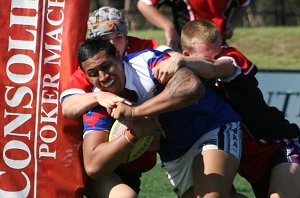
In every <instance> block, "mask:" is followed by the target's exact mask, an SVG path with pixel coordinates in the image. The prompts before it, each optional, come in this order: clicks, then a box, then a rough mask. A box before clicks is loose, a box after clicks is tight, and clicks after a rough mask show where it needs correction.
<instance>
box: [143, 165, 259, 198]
mask: <svg viewBox="0 0 300 198" xmlns="http://www.w3.org/2000/svg"><path fill="white" fill-rule="evenodd" d="M234 186H235V187H236V189H237V191H238V192H239V193H241V194H243V195H245V196H247V197H248V198H255V196H254V194H253V192H252V189H251V186H250V184H249V183H248V182H247V181H246V180H245V179H244V178H242V177H241V176H239V175H238V176H237V177H236V178H235V181H234ZM139 197H140V198H156V197H159V198H176V194H175V193H174V192H173V189H172V186H171V184H170V183H169V181H168V178H167V176H166V174H165V172H164V170H163V169H162V168H161V167H160V163H159V162H158V163H157V164H156V166H155V167H154V168H153V169H151V170H150V171H148V172H146V173H144V175H143V176H142V185H141V192H140V194H139Z"/></svg>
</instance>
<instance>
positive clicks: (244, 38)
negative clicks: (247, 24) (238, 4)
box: [129, 27, 300, 70]
mask: <svg viewBox="0 0 300 198" xmlns="http://www.w3.org/2000/svg"><path fill="white" fill-rule="evenodd" d="M129 35H133V36H137V37H140V38H153V39H156V40H157V41H158V42H159V43H160V44H165V37H164V33H163V32H162V31H160V30H144V31H131V32H129ZM299 35H300V28H299V27H264V28H261V27H259V28H237V29H236V30H235V32H234V35H233V38H232V39H231V40H228V44H229V45H231V46H233V47H236V48H238V49H239V50H240V51H241V52H243V53H244V55H246V56H247V57H248V58H249V59H250V60H251V61H252V62H253V63H255V64H256V65H257V66H258V67H259V68H263V69H299V70H300V56H299V54H300V47H299V46H300V36H299Z"/></svg>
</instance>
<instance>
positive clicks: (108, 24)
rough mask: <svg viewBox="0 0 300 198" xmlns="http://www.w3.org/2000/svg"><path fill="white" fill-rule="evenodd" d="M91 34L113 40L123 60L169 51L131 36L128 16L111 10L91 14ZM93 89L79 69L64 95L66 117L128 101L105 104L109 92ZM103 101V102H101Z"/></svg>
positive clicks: (77, 115)
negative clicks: (142, 52)
mask: <svg viewBox="0 0 300 198" xmlns="http://www.w3.org/2000/svg"><path fill="white" fill-rule="evenodd" d="M88 33H89V37H95V36H101V37H102V38H105V39H107V40H109V41H110V42H111V43H112V44H113V45H114V46H115V47H116V48H117V51H118V53H119V54H120V55H121V56H120V57H122V56H124V55H125V54H129V53H132V52H137V51H140V50H144V49H157V50H160V51H162V50H167V49H169V48H167V47H164V46H159V45H158V43H157V42H156V41H155V40H153V39H149V40H148V39H139V38H137V37H132V36H128V35H127V26H126V23H125V16H124V14H123V13H122V12H121V11H119V10H117V9H115V8H111V7H102V8H99V9H98V10H95V11H94V12H93V13H92V14H91V16H90V17H89V20H88ZM92 87H93V86H92V85H91V83H90V82H89V81H88V79H87V77H86V75H85V73H84V72H83V71H82V70H81V69H80V68H79V67H78V68H77V70H76V71H75V72H74V73H73V75H72V76H71V79H70V81H69V83H68V84H67V85H66V86H64V88H63V89H64V92H63V93H62V94H61V103H62V112H63V114H64V115H65V116H66V117H68V118H77V117H80V116H81V115H82V114H83V113H85V112H87V111H88V110H90V109H91V108H92V107H95V106H96V105H98V104H99V102H101V103H100V104H101V105H102V106H105V107H107V106H110V105H113V104H114V102H117V101H124V99H123V98H120V97H117V96H116V97H114V98H113V101H111V100H109V101H105V98H106V97H105V96H106V95H108V93H103V92H99V93H92ZM100 98H101V100H99V99H100Z"/></svg>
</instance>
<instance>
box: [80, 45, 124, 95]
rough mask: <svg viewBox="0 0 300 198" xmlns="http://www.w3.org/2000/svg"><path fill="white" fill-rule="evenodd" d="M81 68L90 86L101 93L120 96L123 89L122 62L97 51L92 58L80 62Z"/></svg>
mask: <svg viewBox="0 0 300 198" xmlns="http://www.w3.org/2000/svg"><path fill="white" fill-rule="evenodd" d="M82 68H83V70H84V72H85V73H86V75H87V76H88V79H89V81H90V83H91V84H92V85H94V86H95V87H97V88H99V89H100V90H102V91H107V92H111V93H114V94H120V93H122V91H123V90H124V87H125V74H124V69H123V64H122V61H121V60H120V59H119V58H118V56H117V58H113V57H111V56H109V55H107V54H106V52H105V51H99V52H98V53H97V54H96V55H95V56H93V57H92V58H89V59H87V60H86V61H84V62H82Z"/></svg>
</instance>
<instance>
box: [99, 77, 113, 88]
mask: <svg viewBox="0 0 300 198" xmlns="http://www.w3.org/2000/svg"><path fill="white" fill-rule="evenodd" d="M114 82H115V79H114V78H113V77H110V78H109V79H108V80H107V81H106V82H105V83H102V86H103V87H104V88H107V87H110V86H111V85H112V84H114Z"/></svg>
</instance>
